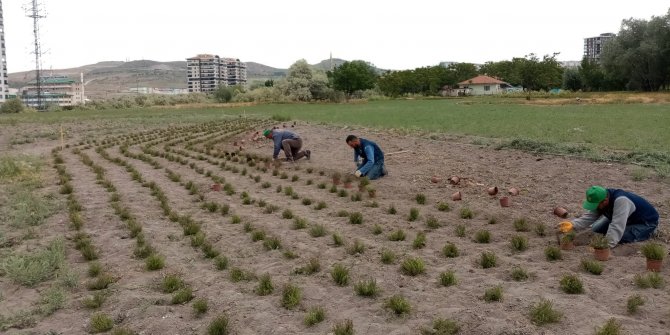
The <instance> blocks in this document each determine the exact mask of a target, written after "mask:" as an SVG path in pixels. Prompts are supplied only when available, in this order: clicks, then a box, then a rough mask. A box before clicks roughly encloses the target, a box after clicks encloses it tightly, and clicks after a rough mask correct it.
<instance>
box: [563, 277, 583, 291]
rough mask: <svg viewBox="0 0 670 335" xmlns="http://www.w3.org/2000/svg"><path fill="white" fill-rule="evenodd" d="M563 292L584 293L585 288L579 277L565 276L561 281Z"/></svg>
mask: <svg viewBox="0 0 670 335" xmlns="http://www.w3.org/2000/svg"><path fill="white" fill-rule="evenodd" d="M560 284H561V290H563V292H565V293H567V294H579V293H584V287H583V285H582V281H581V280H580V279H579V277H577V276H575V275H565V276H563V278H561V281H560Z"/></svg>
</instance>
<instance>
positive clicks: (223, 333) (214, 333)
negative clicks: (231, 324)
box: [207, 315, 229, 335]
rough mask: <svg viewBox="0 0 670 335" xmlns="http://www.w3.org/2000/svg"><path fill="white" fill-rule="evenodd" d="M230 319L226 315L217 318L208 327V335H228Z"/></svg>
mask: <svg viewBox="0 0 670 335" xmlns="http://www.w3.org/2000/svg"><path fill="white" fill-rule="evenodd" d="M228 334H229V331H228V317H226V316H225V315H220V316H217V317H216V318H215V319H214V320H212V322H210V323H209V326H207V335H228Z"/></svg>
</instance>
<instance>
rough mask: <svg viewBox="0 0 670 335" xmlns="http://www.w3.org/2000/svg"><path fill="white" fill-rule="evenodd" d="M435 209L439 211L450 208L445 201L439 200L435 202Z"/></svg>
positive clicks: (446, 210)
mask: <svg viewBox="0 0 670 335" xmlns="http://www.w3.org/2000/svg"><path fill="white" fill-rule="evenodd" d="M437 210H438V211H440V212H448V211H450V210H451V207H449V204H448V203H446V202H440V203H439V204H437Z"/></svg>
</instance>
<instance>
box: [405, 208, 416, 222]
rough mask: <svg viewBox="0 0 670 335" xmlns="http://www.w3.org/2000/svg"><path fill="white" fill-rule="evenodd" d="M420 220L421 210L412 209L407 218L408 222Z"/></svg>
mask: <svg viewBox="0 0 670 335" xmlns="http://www.w3.org/2000/svg"><path fill="white" fill-rule="evenodd" d="M418 219H419V209H418V208H410V210H409V216H408V217H407V221H410V222H413V221H416V220H418Z"/></svg>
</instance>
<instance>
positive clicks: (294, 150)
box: [263, 129, 312, 162]
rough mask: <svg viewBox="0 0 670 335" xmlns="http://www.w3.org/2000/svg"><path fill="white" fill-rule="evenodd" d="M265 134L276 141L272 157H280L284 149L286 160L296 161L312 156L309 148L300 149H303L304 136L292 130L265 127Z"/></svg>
mask: <svg viewBox="0 0 670 335" xmlns="http://www.w3.org/2000/svg"><path fill="white" fill-rule="evenodd" d="M263 136H265V137H266V138H268V139H271V140H272V141H273V142H274V151H273V152H272V159H277V158H278V157H279V151H280V150H284V154H285V155H286V161H288V162H294V161H297V160H298V159H300V158H302V157H305V158H307V159H308V160H309V159H310V157H311V156H312V152H311V151H309V150H304V151H300V149H302V138H300V136H299V135H298V134H296V133H294V132H292V131H290V130H287V129H284V130H279V129H265V130H264V131H263Z"/></svg>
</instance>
